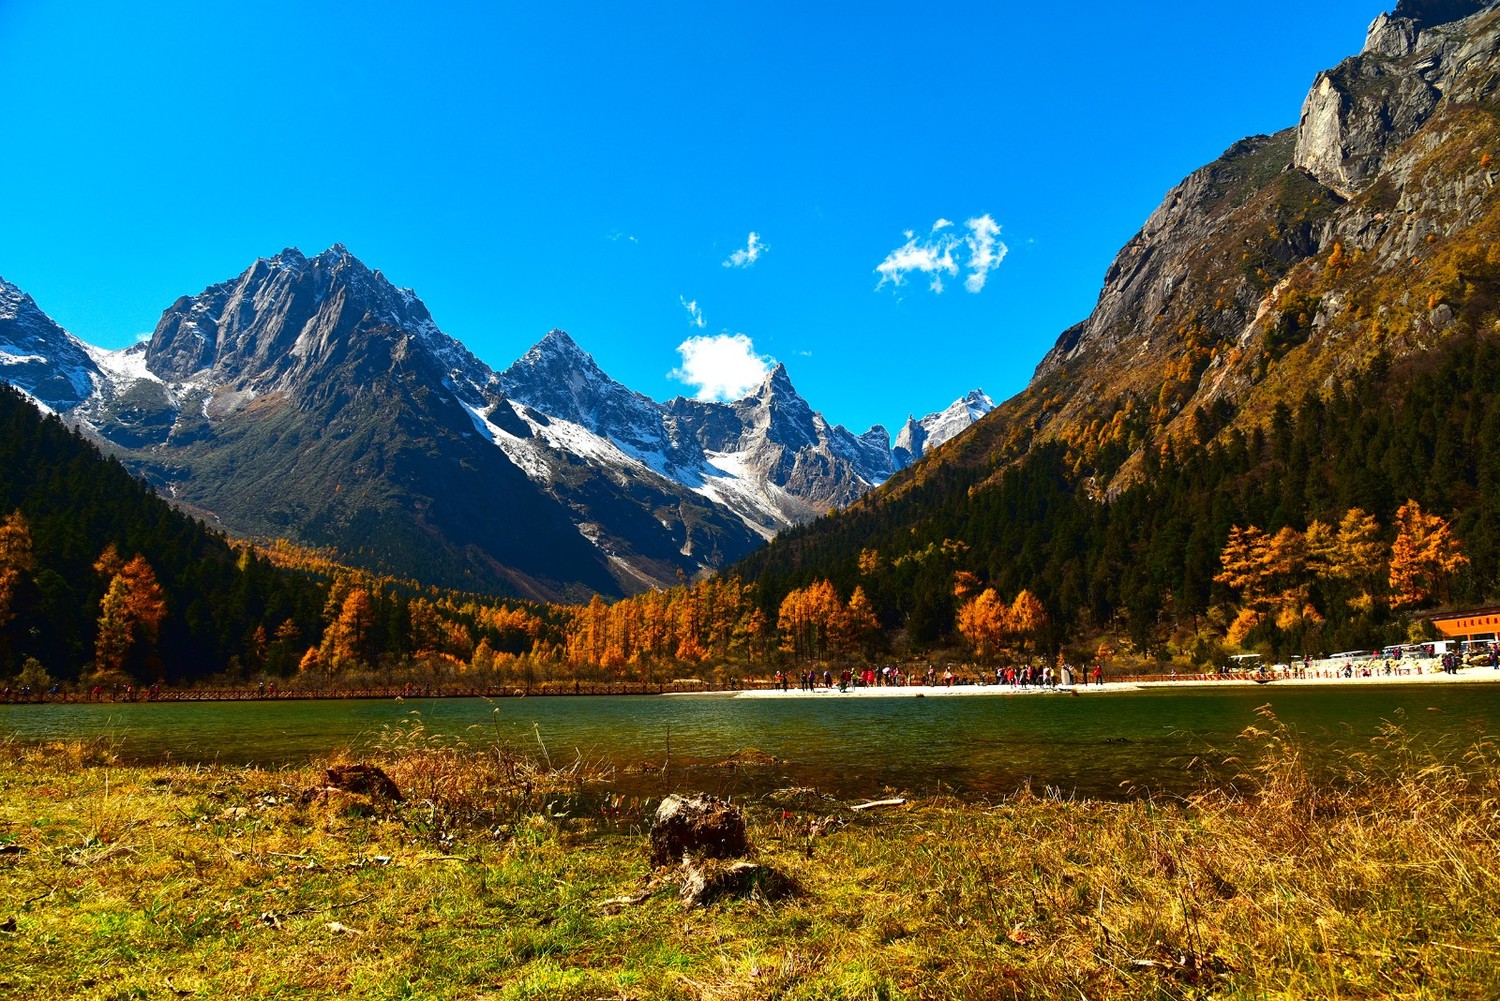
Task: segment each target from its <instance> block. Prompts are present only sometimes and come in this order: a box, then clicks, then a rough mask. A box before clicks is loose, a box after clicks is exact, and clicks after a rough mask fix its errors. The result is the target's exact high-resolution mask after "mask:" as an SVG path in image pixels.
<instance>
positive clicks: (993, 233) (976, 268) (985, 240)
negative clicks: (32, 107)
mask: <svg viewBox="0 0 1500 1001" xmlns="http://www.w3.org/2000/svg"><path fill="white" fill-rule="evenodd" d="M964 225H965V226H967V227H969V235H968V236H967V237H965V238H964V243H966V244H968V247H969V277H968V278H966V279H964V288H966V289H968V290H969V291H970V292H978V291H979V290H980V289H982V288H984V280H985V277H986V276H987V275H989V273H990V272H991V271H994V270H995V269H996V268H998V267H999V266H1000V262H1001V261H1003V260H1005V255H1006V254H1008V253H1009V252H1010V248H1009V247H1007V246H1006V245H1005V244H1003V243H1001V242H1000V239H999V238H1000V224H999V223H997V222H995V220H993V219H991V218H990V215H989V213H988V212H986V213H985V214H984V215H982V216H977V217H975V218H973V219H970V220H969V221H968V222H966V223H964Z"/></svg>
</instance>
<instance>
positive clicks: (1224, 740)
mask: <svg viewBox="0 0 1500 1001" xmlns="http://www.w3.org/2000/svg"><path fill="white" fill-rule="evenodd" d="M1266 703H1269V704H1270V705H1271V706H1272V708H1273V709H1274V711H1275V712H1276V714H1277V716H1278V717H1279V718H1280V719H1281V720H1282V721H1283V722H1285V723H1287V724H1289V725H1290V726H1292V727H1294V728H1295V729H1296V730H1298V731H1300V732H1302V733H1304V734H1306V735H1308V737H1309V738H1311V739H1310V741H1309V743H1310V746H1311V747H1313V748H1314V749H1315V751H1316V753H1318V754H1320V755H1323V756H1325V758H1324V760H1325V761H1329V762H1332V761H1336V760H1337V758H1338V757H1339V756H1340V755H1341V754H1344V753H1347V752H1348V751H1350V750H1353V749H1367V748H1369V746H1370V739H1371V738H1372V737H1374V736H1376V735H1377V734H1378V732H1379V731H1380V728H1381V726H1382V725H1383V724H1385V723H1387V722H1395V723H1399V724H1400V725H1401V726H1402V727H1404V729H1405V730H1406V731H1407V733H1408V734H1410V735H1411V737H1412V738H1413V740H1414V741H1415V742H1416V743H1418V744H1419V745H1431V746H1433V747H1434V748H1435V749H1437V750H1439V751H1440V752H1441V751H1448V752H1453V751H1457V750H1460V749H1462V748H1464V747H1468V746H1469V745H1471V744H1473V743H1475V742H1476V741H1478V740H1485V739H1491V738H1493V737H1494V736H1495V735H1497V734H1500V685H1472V686H1470V685H1391V686H1379V685H1370V684H1360V683H1357V682H1356V683H1351V684H1350V685H1348V686H1347V687H1329V688H1277V689H1269V688H1258V689H1206V690H1205V689H1178V690H1173V691H1162V690H1148V691H1141V692H1129V693H1118V694H1110V695H1094V696H1089V697H1082V698H1070V697H1068V696H1066V695H1055V694H1032V695H1023V696H1019V697H1011V696H994V697H953V698H927V699H915V698H859V699H855V698H845V699H840V698H838V697H837V696H836V695H832V694H830V695H828V696H820V697H817V698H796V697H790V698H787V699H734V698H729V697H724V696H711V695H710V696H674V697H598V698H527V699H504V700H498V701H495V702H488V701H485V700H480V699H432V700H408V701H405V702H396V701H362V700H349V701H326V702H207V703H163V704H123V705H114V704H102V705H37V706H0V735H8V736H11V737H15V738H18V739H20V740H23V741H41V740H54V739H70V738H78V737H105V738H109V739H111V740H113V741H115V742H116V743H117V744H118V746H119V748H120V751H121V753H122V755H123V756H124V757H125V758H127V759H130V760H134V761H142V762H155V761H162V760H172V761H223V762H233V763H257V764H263V765H280V764H301V763H304V762H306V761H307V760H308V758H310V757H314V756H317V755H320V754H325V753H328V752H330V751H334V750H337V749H341V748H345V747H352V748H354V749H356V750H359V749H361V748H366V747H368V746H369V745H370V744H372V743H373V742H375V741H377V740H379V739H380V735H381V734H382V733H383V732H386V731H388V729H389V728H391V727H399V726H403V725H410V724H411V723H412V722H413V721H418V720H419V721H420V722H421V724H422V725H423V726H425V727H427V728H428V729H429V730H432V731H435V732H439V733H443V734H448V735H452V736H455V737H460V738H462V739H465V740H468V741H470V742H472V743H474V744H476V745H481V746H482V745H485V744H490V743H495V742H501V743H507V744H509V745H510V746H512V747H514V748H516V749H518V750H523V751H527V752H535V753H537V754H540V753H541V749H540V748H541V745H539V743H538V738H540V740H541V744H544V745H545V748H546V753H547V754H548V755H549V756H550V758H551V760H552V761H553V762H554V763H557V764H565V763H569V762H572V761H573V760H575V759H576V758H578V757H580V756H581V757H582V758H584V759H585V760H586V761H588V762H590V763H595V764H598V763H608V764H612V765H614V766H616V768H617V769H618V773H617V784H618V785H620V786H622V787H625V788H631V789H634V790H637V791H661V789H663V788H664V787H666V786H667V785H670V786H671V787H673V788H684V787H692V788H699V789H707V790H710V791H717V792H721V793H736V794H741V795H743V794H749V793H754V792H757V791H763V790H765V789H769V788H775V787H777V786H784V785H789V784H795V785H809V786H816V787H818V788H820V789H823V790H825V791H828V792H831V793H835V794H838V795H846V796H867V795H875V794H878V793H881V792H882V791H884V790H886V789H890V790H895V791H900V792H905V793H912V794H918V795H920V794H931V793H937V792H953V793H956V794H959V795H969V796H989V795H1003V794H1006V793H1010V792H1013V791H1015V790H1016V789H1018V788H1020V787H1022V786H1023V785H1026V784H1028V783H1029V784H1030V785H1031V786H1032V788H1034V789H1035V790H1037V791H1041V790H1042V789H1044V788H1048V787H1050V788H1053V789H1056V790H1059V791H1061V792H1062V793H1064V794H1070V793H1072V794H1078V795H1088V796H1103V797H1110V798H1115V797H1122V796H1129V795H1135V794H1138V793H1139V792H1140V791H1142V790H1145V789H1150V790H1153V791H1156V792H1166V793H1172V792H1187V791H1189V790H1191V789H1193V788H1195V787H1196V785H1197V783H1198V779H1197V778H1196V777H1195V776H1194V774H1193V773H1191V772H1190V771H1189V767H1188V766H1189V763H1190V762H1191V761H1192V760H1193V759H1194V758H1195V757H1198V756H1202V757H1203V758H1205V759H1207V760H1213V761H1218V760H1222V758H1223V757H1224V756H1225V755H1226V754H1229V753H1235V752H1236V751H1237V750H1243V745H1239V746H1238V747H1237V745H1236V735H1237V734H1238V733H1239V732H1240V731H1241V730H1243V729H1244V728H1245V727H1246V726H1248V725H1250V724H1252V723H1257V722H1258V720H1257V717H1256V715H1255V709H1256V707H1257V706H1260V705H1262V704H1266ZM414 714H415V715H414ZM669 745H670V762H671V768H670V770H669V771H668V772H667V773H666V778H665V779H664V778H663V776H662V774H661V773H660V772H659V771H655V770H654V769H655V768H657V767H659V766H660V765H661V764H662V763H663V762H664V761H666V760H667V758H668V749H669ZM746 748H758V749H760V750H762V751H765V752H767V753H769V754H771V755H773V756H775V757H776V758H778V759H780V763H779V764H776V765H767V766H757V767H749V768H725V767H719V763H721V762H723V761H724V760H725V759H727V758H729V757H730V756H731V755H733V754H734V753H735V752H737V751H740V750H743V749H746ZM643 764H649V765H650V766H652V768H651V769H645V768H643V767H642V765H643Z"/></svg>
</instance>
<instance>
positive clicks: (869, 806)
mask: <svg viewBox="0 0 1500 1001" xmlns="http://www.w3.org/2000/svg"><path fill="white" fill-rule="evenodd" d="M905 805H906V800H904V799H872V800H871V801H870V802H868V803H860V804H859V805H858V806H851V807H850V808H849V809H851V810H873V809H875V808H876V807H877V806H905Z"/></svg>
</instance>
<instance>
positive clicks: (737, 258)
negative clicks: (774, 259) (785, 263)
mask: <svg viewBox="0 0 1500 1001" xmlns="http://www.w3.org/2000/svg"><path fill="white" fill-rule="evenodd" d="M770 249H771V248H770V247H768V246H766V245H765V244H764V243H763V242H761V238H760V234H759V233H757V232H755V231H754V230H751V231H750V239H749V241H748V242H747V243H746V244H745V249H744V250H736V251H735V252H734V253H732V254H730V255H729V257H728V258H727V259H726V260H725V261H724V266H725V267H726V268H748V267H749V266H750V265H752V264H754V263H755V262H756V261H758V260H760V255H761V254H764V253H766V252H767V251H769V250H770Z"/></svg>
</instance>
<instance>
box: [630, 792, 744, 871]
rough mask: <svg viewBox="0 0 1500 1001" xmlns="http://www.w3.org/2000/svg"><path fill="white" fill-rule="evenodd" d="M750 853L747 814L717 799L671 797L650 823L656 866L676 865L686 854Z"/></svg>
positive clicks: (734, 855) (724, 855) (721, 856)
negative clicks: (746, 828)
mask: <svg viewBox="0 0 1500 1001" xmlns="http://www.w3.org/2000/svg"><path fill="white" fill-rule="evenodd" d="M749 852H750V840H749V838H748V837H747V836H746V834H745V815H744V814H743V813H741V812H740V810H739V807H736V806H733V805H732V804H729V803H726V802H724V801H723V800H721V799H719V798H717V797H715V796H708V795H704V794H701V793H700V794H699V795H697V796H692V797H689V798H683V797H682V796H668V797H667V798H666V799H664V800H662V801H661V806H659V807H657V809H656V817H655V819H653V820H652V821H651V864H652V865H653V866H658V867H660V866H665V865H674V864H675V863H677V862H679V861H681V859H682V857H683V856H684V855H687V854H693V855H696V856H699V857H702V858H715V859H729V858H744V857H745V856H746V855H748V854H749Z"/></svg>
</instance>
